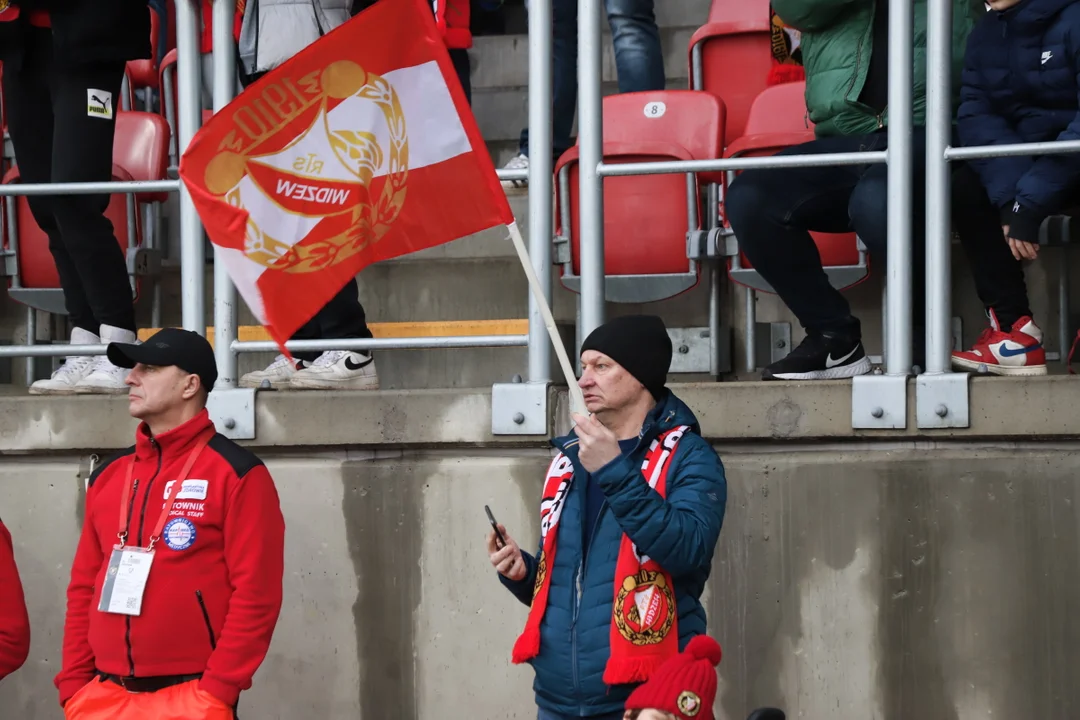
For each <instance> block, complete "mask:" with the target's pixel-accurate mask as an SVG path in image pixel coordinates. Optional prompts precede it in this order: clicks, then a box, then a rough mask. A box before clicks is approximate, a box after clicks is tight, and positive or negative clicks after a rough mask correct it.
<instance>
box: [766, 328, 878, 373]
mask: <svg viewBox="0 0 1080 720" xmlns="http://www.w3.org/2000/svg"><path fill="white" fill-rule="evenodd" d="M868 372H870V358H868V357H866V352H865V351H864V350H863V346H862V342H861V341H860V340H859V339H858V338H852V337H850V336H846V335H839V334H835V333H828V332H826V333H810V334H809V335H807V336H806V339H805V340H803V341H802V344H800V345H799V347H797V348H795V349H794V350H792V351H791V353H790V354H789V355H788V356H787V357H786V358H784V359H783V360H779V361H777V362H774V363H773V364H772V365H770V366H769V367H767V368H765V370H764V372H762V373H761V377H762V379H763V380H837V379H839V378H849V377H855V376H856V375H865V374H866V373H868Z"/></svg>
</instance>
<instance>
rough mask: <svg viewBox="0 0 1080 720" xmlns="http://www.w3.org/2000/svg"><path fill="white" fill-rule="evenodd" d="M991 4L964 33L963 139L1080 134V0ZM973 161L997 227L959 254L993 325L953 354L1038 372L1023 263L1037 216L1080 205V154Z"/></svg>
mask: <svg viewBox="0 0 1080 720" xmlns="http://www.w3.org/2000/svg"><path fill="white" fill-rule="evenodd" d="M989 4H990V6H991V11H990V12H988V13H987V14H986V16H985V17H983V18H982V20H981V21H980V22H979V23H978V24H977V25H976V26H975V29H974V30H973V31H972V32H971V35H970V36H969V37H968V47H967V57H966V59H965V63H964V72H963V78H962V87H961V91H960V109H959V113H958V117H957V125H958V132H959V136H960V141H961V143H962V144H964V145H968V146H973V145H1007V144H1011V143H1023V142H1045V141H1050V140H1080V79H1078V77H1080V2H1078V0H991V1H990V3H989ZM969 165H970V167H971V168H973V169H974V170H975V172H976V173H977V174H978V178H979V180H981V184H982V186H983V188H985V190H986V193H987V195H988V200H989V203H990V204H992V206H993V207H994V208H995V209H996V210H997V211H998V213H999V217H1000V223H1001V232H1000V233H999V232H996V231H995V230H994V229H993V228H991V229H989V230H988V231H987V232H985V233H967V235H968V236H970V237H969V238H968V239H967V240H966V241H965V250H966V251H967V254H968V257H969V259H970V262H971V265H972V271H973V272H974V275H975V284H976V288H977V289H978V292H979V297H980V299H981V300H982V301H983V304H984V305H986V307H987V309H988V310H989V311H990V315H991V324H992V327H991V331H990V332H987V333H984V336H983V337H982V338H981V339H980V341H979V342H978V343H977V344H976V345H975V347H974V348H973V349H972V350H969V351H966V352H957V353H953V365H955V366H957V367H959V368H961V369H968V370H973V369H979V368H980V366H985V368H986V369H987V370H988V371H989V372H991V373H994V374H999V375H1043V374H1045V373H1046V358H1045V352H1044V350H1043V347H1042V332H1041V331H1040V330H1039V328H1038V327H1037V326H1036V325H1035V323H1034V322H1033V321H1032V319H1031V310H1030V308H1029V306H1028V297H1027V288H1026V287H1025V285H1024V273H1023V269H1022V267H1021V261H1022V260H1025V259H1027V260H1033V259H1035V257H1036V255H1037V252H1038V245H1037V244H1036V243H1038V239H1039V226H1040V225H1041V224H1042V221H1043V220H1044V219H1045V218H1046V217H1047V216H1049V215H1053V214H1056V213H1060V212H1062V211H1063V210H1066V209H1068V208H1070V207H1072V206H1075V205H1076V204H1077V202H1078V201H1080V155H1075V154H1065V155H1042V156H1038V157H1032V156H1014V157H1001V158H989V159H985V160H975V161H971V162H970V163H969ZM953 182H954V184H955V183H957V182H960V180H959V179H958V178H955V177H954V180H953Z"/></svg>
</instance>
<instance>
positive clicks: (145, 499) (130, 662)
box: [124, 438, 161, 677]
mask: <svg viewBox="0 0 1080 720" xmlns="http://www.w3.org/2000/svg"><path fill="white" fill-rule="evenodd" d="M150 446H151V447H153V448H154V449H155V450H157V468H156V469H155V470H154V474H153V475H151V476H150V479H149V480H148V481H147V483H146V493H145V494H144V495H143V501H142V508H141V509H140V510H139V535H138V537H137V538H136V544H137V545H140V546H141V545H142V543H143V539H142V537H143V527H144V526H145V524H146V503H147V502H149V500H150V491H151V490H153V489H154V479H155V478H156V477H157V476H158V473H159V472H161V446H160V445H158V442H157V440H155V439H154V438H150ZM134 495H135V494H134V493H132V498H131V502H132V504H133V505H134V503H135V497H134ZM128 522H130V518H129V520H128ZM124 617H125V618H126V620H127V631H126V632H125V638H124V639H125V640H126V641H127V651H128V665H129V666H130V667H131V672H130V673H129V674H128V677H135V656H134V655H133V654H132V649H131V616H130V615H125V616H124Z"/></svg>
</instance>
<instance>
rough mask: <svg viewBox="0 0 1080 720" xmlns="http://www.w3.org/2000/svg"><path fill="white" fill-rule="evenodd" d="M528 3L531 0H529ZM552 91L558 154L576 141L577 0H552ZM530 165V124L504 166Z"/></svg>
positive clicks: (554, 147)
mask: <svg viewBox="0 0 1080 720" xmlns="http://www.w3.org/2000/svg"><path fill="white" fill-rule="evenodd" d="M526 7H528V0H526ZM551 11H552V27H551V62H552V65H551V72H552V77H551V84H552V88H551V94H552V105H551V114H552V118H551V120H552V128H551V131H552V132H551V136H552V155H553V156H554V160H555V161H558V159H559V156H560V155H562V154H563V153H564V152H566V151H567V150H569V149H570V147H571V146H572V145H573V140H572V139H571V134H572V133H573V130H574V113H575V111H576V109H577V92H578V88H577V22H578V15H577V0H552V7H551ZM528 167H529V128H527V127H526V128H524V129H523V130H522V131H521V140H520V142H519V144H518V154H517V155H516V156H515V157H514V158H512V159H511V160H510V162H508V163H507V164H506V166H505V169H507V170H527V169H528ZM525 185H527V182H526V181H525V180H506V181H504V182H503V187H508V188H510V187H518V188H520V187H525Z"/></svg>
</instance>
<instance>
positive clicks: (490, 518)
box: [484, 505, 506, 549]
mask: <svg viewBox="0 0 1080 720" xmlns="http://www.w3.org/2000/svg"><path fill="white" fill-rule="evenodd" d="M484 512H486V513H487V516H488V522H489V523H491V529H492V530H494V531H495V539H496V541H497V542H498V545H497V546H496V547H498V548H500V549H502V548H504V547H506V538H504V537H503V534H502V532H501V531H500V530H499V523H497V522H495V516H494V515H492V514H491V508H489V507H488V506H487V505H485V506H484Z"/></svg>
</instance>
